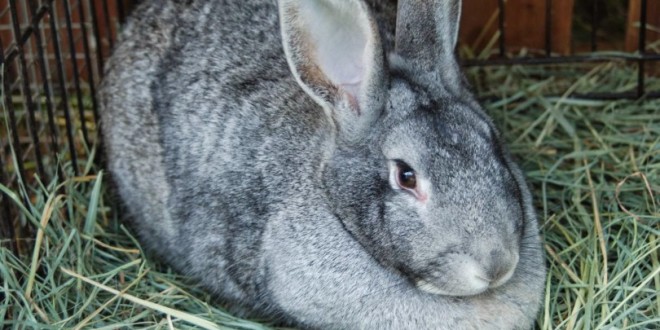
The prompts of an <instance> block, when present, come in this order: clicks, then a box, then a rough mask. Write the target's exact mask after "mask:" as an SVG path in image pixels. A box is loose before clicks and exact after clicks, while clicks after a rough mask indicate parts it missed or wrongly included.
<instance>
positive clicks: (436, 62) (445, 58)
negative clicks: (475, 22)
mask: <svg viewBox="0 0 660 330" xmlns="http://www.w3.org/2000/svg"><path fill="white" fill-rule="evenodd" d="M460 16H461V0H399V2H398V9H397V18H396V38H395V39H396V41H395V43H396V45H395V51H396V53H398V54H399V55H401V56H403V57H404V58H408V59H410V60H412V61H414V63H415V64H416V65H417V66H418V67H420V68H422V69H424V70H427V71H435V72H436V73H439V74H440V75H441V76H444V77H446V78H449V79H450V80H453V79H457V78H458V77H459V76H460V72H459V71H457V63H456V57H455V54H454V49H455V48H456V42H457V40H458V29H459V23H460ZM453 71H456V72H453ZM458 79H460V78H458ZM452 82H455V81H452Z"/></svg>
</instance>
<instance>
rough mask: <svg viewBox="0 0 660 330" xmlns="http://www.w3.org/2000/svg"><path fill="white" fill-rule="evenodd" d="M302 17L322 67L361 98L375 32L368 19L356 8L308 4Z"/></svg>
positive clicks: (333, 79) (326, 74)
mask: <svg viewBox="0 0 660 330" xmlns="http://www.w3.org/2000/svg"><path fill="white" fill-rule="evenodd" d="M303 3H304V5H302V7H301V8H302V9H303V10H302V11H301V18H303V19H304V20H305V21H306V25H307V30H308V31H307V32H308V36H309V38H310V42H311V44H312V45H313V54H314V57H315V59H314V60H315V61H316V62H317V64H318V67H319V68H320V69H321V71H322V72H323V74H324V75H325V76H326V77H327V78H328V80H329V81H330V82H332V83H333V84H334V85H335V86H337V87H340V89H342V90H344V91H345V92H347V93H349V94H351V95H352V96H353V97H354V98H356V99H358V103H359V98H360V95H361V93H360V92H361V88H362V84H363V81H364V78H365V77H364V76H365V74H366V67H367V66H368V62H367V58H366V57H367V55H368V54H367V51H366V49H367V43H368V42H369V35H370V33H371V30H370V28H371V27H370V25H369V22H368V20H367V19H366V17H364V16H363V15H360V13H356V8H355V6H354V5H349V3H348V2H347V3H346V4H344V5H338V4H335V5H333V6H327V5H323V4H322V2H319V1H305V2H303Z"/></svg>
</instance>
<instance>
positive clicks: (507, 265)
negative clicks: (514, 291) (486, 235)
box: [484, 249, 518, 288]
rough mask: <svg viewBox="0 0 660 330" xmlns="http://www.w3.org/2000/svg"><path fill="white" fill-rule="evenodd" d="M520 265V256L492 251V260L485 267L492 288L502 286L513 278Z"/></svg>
mask: <svg viewBox="0 0 660 330" xmlns="http://www.w3.org/2000/svg"><path fill="white" fill-rule="evenodd" d="M517 264H518V255H517V254H515V253H507V252H505V251H502V250H497V249H495V250H492V251H491V252H490V260H489V262H487V266H486V267H485V269H484V270H485V272H486V276H487V277H488V281H489V283H490V285H489V286H490V287H491V288H495V287H498V286H501V285H502V284H504V283H506V282H507V281H508V280H509V279H510V278H511V276H513V273H514V271H515V270H516V265H517Z"/></svg>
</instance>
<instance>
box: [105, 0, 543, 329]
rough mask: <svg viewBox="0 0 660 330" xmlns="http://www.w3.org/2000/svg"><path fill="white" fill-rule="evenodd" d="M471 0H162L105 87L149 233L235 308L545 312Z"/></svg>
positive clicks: (120, 171)
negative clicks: (478, 69) (479, 92)
mask: <svg viewBox="0 0 660 330" xmlns="http://www.w3.org/2000/svg"><path fill="white" fill-rule="evenodd" d="M459 15H460V1H459V0H435V1H430V0H428V1H420V0H399V3H398V4H397V3H396V1H392V0H390V1H387V0H379V1H361V0H280V1H276V0H234V1H232V0H205V1H202V0H187V1H184V0H178V1H177V0H147V1H145V2H144V4H142V5H141V6H139V8H138V9H137V10H136V11H135V12H134V14H133V16H132V18H131V19H129V21H128V22H127V24H126V26H125V30H124V32H123V34H122V36H121V42H120V43H119V44H118V45H117V48H116V49H115V51H114V54H113V56H112V57H111V59H110V60H109V62H108V66H107V70H106V71H107V72H106V76H105V81H104V83H103V87H102V90H101V95H100V96H101V100H102V103H103V108H104V109H103V110H104V111H103V121H102V125H103V133H104V139H105V143H106V148H107V152H108V166H109V169H110V171H111V172H112V174H113V178H114V180H115V182H116V184H117V188H118V192H119V195H120V196H121V199H122V200H123V202H124V204H125V206H126V208H127V210H128V212H129V214H130V219H131V222H132V225H133V227H134V228H136V230H137V231H138V233H139V236H140V239H141V241H142V243H143V244H144V245H145V246H146V247H147V248H148V249H149V250H150V251H152V252H154V253H156V254H157V255H158V256H159V257H160V258H162V259H163V260H165V261H166V262H168V263H169V264H170V265H172V266H173V267H174V268H175V269H177V270H178V271H180V272H182V273H184V274H186V275H189V276H190V277H191V278H194V279H195V280H197V281H199V282H201V283H202V284H203V285H204V286H205V287H206V288H208V289H209V290H210V291H212V292H213V293H214V294H215V295H217V296H218V297H220V298H221V299H222V300H223V301H224V302H226V303H227V305H228V306H232V307H231V308H233V309H234V312H235V313H238V314H240V315H245V316H257V317H268V318H271V319H272V320H274V321H275V322H279V323H281V324H286V325H293V326H298V327H303V328H323V329H513V328H516V329H528V328H530V327H531V326H532V324H533V322H534V318H535V315H536V313H537V311H538V308H539V305H540V301H541V296H542V292H543V286H544V278H545V266H544V258H543V253H542V249H541V243H540V239H539V235H538V227H537V220H536V216H535V214H534V210H533V207H532V202H531V197H530V193H529V191H528V188H527V186H526V184H525V182H524V180H523V177H522V174H521V171H520V170H519V169H518V167H517V166H516V165H515V164H514V163H513V162H512V160H511V157H510V156H509V153H508V151H507V150H506V148H505V147H503V146H502V142H501V138H500V137H499V134H498V132H497V130H496V129H495V128H494V126H493V124H492V122H491V120H490V119H489V118H488V117H487V116H486V115H485V114H484V112H483V111H482V108H481V107H480V105H479V104H478V103H477V101H476V100H475V97H474V96H473V95H472V94H471V92H470V91H469V88H468V86H467V84H466V82H465V80H464V78H463V76H462V74H461V72H460V68H459V66H458V64H457V62H456V59H455V57H454V52H453V50H454V47H455V44H456V39H457V32H458V20H459Z"/></svg>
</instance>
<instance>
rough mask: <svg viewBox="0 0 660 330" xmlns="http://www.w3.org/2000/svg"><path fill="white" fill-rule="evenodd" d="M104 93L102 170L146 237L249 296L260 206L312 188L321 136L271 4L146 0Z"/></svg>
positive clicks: (182, 264)
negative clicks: (110, 175)
mask: <svg viewBox="0 0 660 330" xmlns="http://www.w3.org/2000/svg"><path fill="white" fill-rule="evenodd" d="M102 100H103V105H104V111H103V112H104V117H103V121H104V127H105V128H104V134H105V139H106V141H108V142H107V144H108V148H107V149H108V159H109V164H108V165H109V167H110V170H111V172H112V173H113V175H114V180H115V182H116V183H117V186H118V191H119V194H120V195H121V198H122V200H123V201H124V202H125V204H126V206H127V209H128V211H129V213H130V214H131V216H132V222H133V226H134V227H136V229H137V230H138V231H139V234H140V238H141V239H142V241H143V242H144V243H145V245H146V246H147V247H148V248H149V249H150V250H152V251H154V252H156V253H158V254H159V255H160V256H161V257H162V258H164V259H165V260H167V261H168V262H170V263H171V264H173V265H174V266H175V267H176V268H178V269H179V270H180V271H184V272H191V273H195V274H200V273H205V272H208V270H209V269H213V270H215V271H216V273H214V274H209V276H205V277H206V278H205V280H204V281H205V284H207V286H209V287H211V288H223V290H224V291H223V292H218V293H219V294H220V295H221V296H223V297H224V298H225V299H227V300H233V301H242V300H244V299H245V297H244V294H243V293H244V292H249V293H251V294H256V292H255V290H256V288H253V287H252V285H254V281H251V280H250V279H254V278H255V274H254V272H256V271H257V269H258V268H259V266H258V263H259V255H260V253H259V250H260V239H261V236H262V232H263V230H264V228H265V225H266V223H265V219H266V218H267V214H268V213H269V212H271V210H270V208H271V206H272V205H279V204H281V203H282V201H283V200H285V199H287V198H289V196H290V195H296V196H298V195H299V194H300V190H301V189H316V188H318V187H316V181H318V180H317V178H318V173H319V172H320V169H319V168H318V167H319V166H320V164H321V162H322V159H323V158H324V157H325V153H326V152H327V150H329V148H330V147H331V146H330V145H329V144H330V143H331V141H332V139H331V134H332V124H331V123H330V122H329V120H328V118H327V117H325V116H322V115H320V114H319V111H318V105H316V104H315V103H314V102H313V101H312V100H311V99H310V98H309V96H307V94H305V93H304V92H303V91H302V90H301V89H300V87H299V86H298V85H297V83H296V81H295V79H294V78H293V77H292V76H291V73H290V70H289V68H288V65H287V62H286V59H285V57H284V50H283V49H282V42H281V37H280V32H279V23H278V17H277V2H276V1H274V0H272V1H271V0H269V1H259V0H250V1H240V2H239V1H189V2H185V1H181V2H179V1H151V2H146V3H145V4H144V5H142V6H141V7H140V8H138V11H137V12H136V13H134V15H133V19H132V20H131V21H130V22H129V23H128V24H127V26H126V28H125V31H124V33H123V35H122V40H121V42H120V44H119V45H118V47H117V48H116V50H115V53H114V54H113V57H112V58H111V60H110V62H109V63H108V69H107V73H106V77H105V83H104V88H103V91H102ZM309 193H312V192H311V191H310V192H309ZM230 233H231V234H230ZM209 255H212V257H209Z"/></svg>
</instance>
